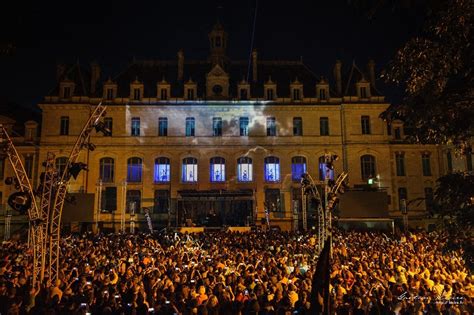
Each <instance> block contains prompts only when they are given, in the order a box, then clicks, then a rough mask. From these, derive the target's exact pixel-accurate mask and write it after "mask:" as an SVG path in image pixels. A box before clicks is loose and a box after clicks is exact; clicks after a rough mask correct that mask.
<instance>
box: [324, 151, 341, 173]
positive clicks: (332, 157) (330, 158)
mask: <svg viewBox="0 0 474 315" xmlns="http://www.w3.org/2000/svg"><path fill="white" fill-rule="evenodd" d="M337 160H339V156H338V155H337V154H325V155H324V162H325V163H326V167H327V168H328V169H330V170H331V171H332V170H334V161H337Z"/></svg>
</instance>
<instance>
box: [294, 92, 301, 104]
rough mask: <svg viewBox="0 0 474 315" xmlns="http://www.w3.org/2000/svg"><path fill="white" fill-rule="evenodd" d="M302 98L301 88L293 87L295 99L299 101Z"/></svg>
mask: <svg viewBox="0 0 474 315" xmlns="http://www.w3.org/2000/svg"><path fill="white" fill-rule="evenodd" d="M300 99H301V96H300V89H293V100H295V101H299V100H300Z"/></svg>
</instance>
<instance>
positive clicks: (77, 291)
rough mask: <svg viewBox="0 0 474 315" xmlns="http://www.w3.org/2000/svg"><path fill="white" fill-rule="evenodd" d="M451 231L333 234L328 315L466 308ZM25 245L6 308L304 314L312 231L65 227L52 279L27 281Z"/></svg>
mask: <svg viewBox="0 0 474 315" xmlns="http://www.w3.org/2000/svg"><path fill="white" fill-rule="evenodd" d="M446 242H447V234H446V233H441V232H439V233H438V232H432V233H426V232H417V233H410V234H408V235H406V236H405V235H404V236H402V237H393V236H388V235H385V234H383V233H381V232H344V231H336V232H335V233H334V239H333V244H334V249H333V257H332V261H331V270H330V294H331V309H332V312H333V313H335V314H473V312H474V308H473V303H472V298H473V296H474V278H473V275H472V273H471V272H470V271H469V270H468V269H467V267H466V264H465V262H464V260H463V249H462V248H461V247H458V248H455V249H452V250H449V251H446V250H445V245H446ZM30 258H31V251H30V249H29V248H28V247H27V245H26V244H25V243H24V242H19V241H7V242H4V243H3V244H2V247H1V262H0V264H1V265H0V313H1V314H88V313H91V314H310V312H309V311H310V305H311V300H310V296H311V286H312V275H313V273H314V268H315V267H314V266H315V265H316V264H315V262H316V260H317V239H316V236H315V235H313V234H311V233H307V234H300V233H293V232H280V231H268V232H266V231H260V232H251V233H243V234H238V233H230V232H223V231H222V232H211V233H202V234H194V235H181V234H177V233H174V232H166V233H161V234H156V235H146V234H133V235H132V234H108V235H102V234H98V235H93V234H84V235H69V236H67V237H64V238H63V239H62V243H61V262H60V274H59V279H60V280H58V281H57V282H56V283H54V284H53V285H52V286H51V287H49V288H46V287H45V286H44V285H43V284H38V286H37V287H32V286H31V284H30V282H31V273H32V265H31V259H30Z"/></svg>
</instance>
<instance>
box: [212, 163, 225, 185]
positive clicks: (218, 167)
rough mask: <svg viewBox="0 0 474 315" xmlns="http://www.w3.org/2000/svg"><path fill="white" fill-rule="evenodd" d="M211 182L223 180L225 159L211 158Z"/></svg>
mask: <svg viewBox="0 0 474 315" xmlns="http://www.w3.org/2000/svg"><path fill="white" fill-rule="evenodd" d="M211 182H225V159H224V158H222V157H213V158H211Z"/></svg>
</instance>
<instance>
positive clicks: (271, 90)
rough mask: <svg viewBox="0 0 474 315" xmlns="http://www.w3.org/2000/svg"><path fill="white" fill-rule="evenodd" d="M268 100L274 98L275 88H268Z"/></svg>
mask: <svg viewBox="0 0 474 315" xmlns="http://www.w3.org/2000/svg"><path fill="white" fill-rule="evenodd" d="M267 100H269V101H271V100H273V89H267Z"/></svg>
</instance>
